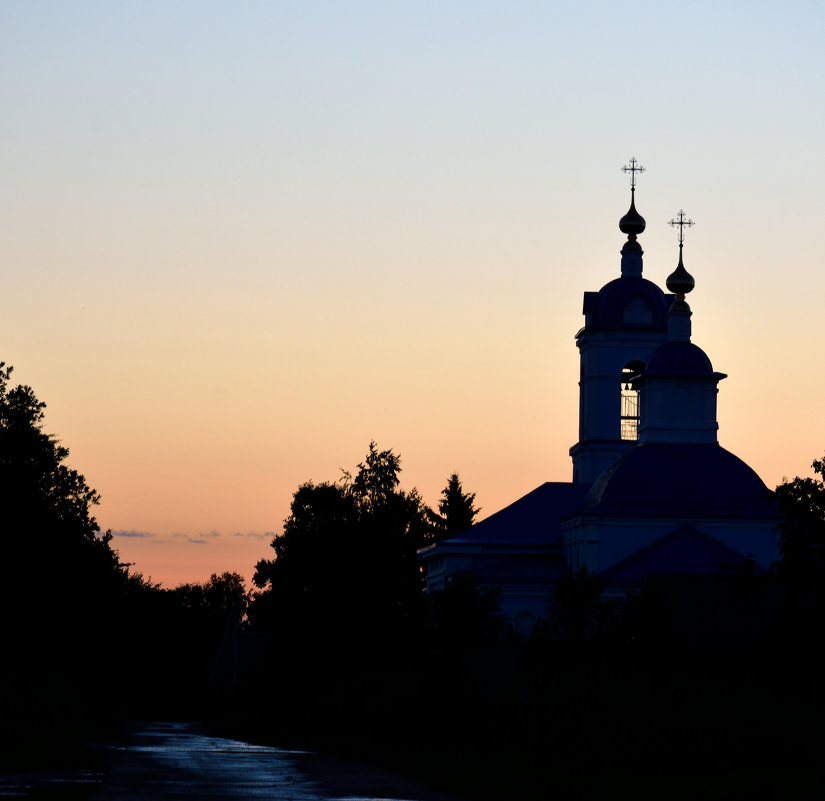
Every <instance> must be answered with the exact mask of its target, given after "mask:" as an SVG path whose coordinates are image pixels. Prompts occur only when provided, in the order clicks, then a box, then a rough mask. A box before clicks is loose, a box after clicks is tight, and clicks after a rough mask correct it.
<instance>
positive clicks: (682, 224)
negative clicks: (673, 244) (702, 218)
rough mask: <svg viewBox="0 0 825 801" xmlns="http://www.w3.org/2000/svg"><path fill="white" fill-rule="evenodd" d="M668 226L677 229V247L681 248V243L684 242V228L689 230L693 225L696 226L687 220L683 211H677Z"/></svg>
mask: <svg viewBox="0 0 825 801" xmlns="http://www.w3.org/2000/svg"><path fill="white" fill-rule="evenodd" d="M668 225H669V226H671V227H672V228H676V227H677V226H678V227H679V247H682V243H683V242H684V241H685V228H690V227H691V226H693V225H696V223H695V222H693V220H691V219H688V218H687V217H686V216H685V213H684V211H682V210H681V209H679V213H678V214H677V215H676V216H675V217H674V218H673V219H672V220H671V221H670V222H669V223H668Z"/></svg>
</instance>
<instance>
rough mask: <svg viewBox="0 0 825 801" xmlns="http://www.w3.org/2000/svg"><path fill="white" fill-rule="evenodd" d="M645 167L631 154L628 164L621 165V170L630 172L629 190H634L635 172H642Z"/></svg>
mask: <svg viewBox="0 0 825 801" xmlns="http://www.w3.org/2000/svg"><path fill="white" fill-rule="evenodd" d="M644 171H645V168H644V167H642V165H641V164H639V162H638V161H637V159H636V157H635V156H632V157H631V159H630V164H625V165H624V167H622V172H629V173H630V191H631V192H633V191H635V190H636V173H637V172H639V173H641V172H644Z"/></svg>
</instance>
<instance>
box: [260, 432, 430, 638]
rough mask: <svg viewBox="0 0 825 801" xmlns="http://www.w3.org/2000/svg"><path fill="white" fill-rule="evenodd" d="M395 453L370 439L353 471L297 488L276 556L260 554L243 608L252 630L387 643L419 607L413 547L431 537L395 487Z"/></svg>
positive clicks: (417, 502) (414, 498)
mask: <svg viewBox="0 0 825 801" xmlns="http://www.w3.org/2000/svg"><path fill="white" fill-rule="evenodd" d="M400 471H401V464H400V459H399V457H398V456H397V455H396V454H394V453H393V452H392V451H391V450H385V451H381V450H379V449H378V448H377V446H376V445H375V443H371V444H370V446H369V451H368V453H367V456H366V459H365V461H364V462H362V463H360V464H359V465H358V468H357V472H356V473H355V475H354V476H352V475H350V474H349V473H344V475H343V477H342V479H341V480H340V481H339V482H337V483H334V484H331V483H322V484H314V483H311V482H310V483H307V484H304V485H302V486H301V487H299V488H298V490H297V491H296V493H295V495H294V497H293V499H292V505H291V513H290V516H289V517H288V518H287V519H286V520H285V521H284V531H283V534H280V535H278V536H277V537H275V539H274V540H273V542H272V548H273V550H274V551H275V558H274V559H268V560H261V561H260V562H259V563H258V564H257V566H256V570H255V576H254V582H255V585H256V586H257V587H258V588H259V589H260V592H259V593H258V594H257V595H256V596H255V598H254V600H253V602H252V604H251V608H250V621H251V623H252V625H253V627H254V628H256V629H258V630H271V631H273V632H276V634H277V637H278V639H279V641H282V642H284V641H285V642H288V643H292V644H295V643H300V644H301V647H302V648H313V647H322V648H327V647H330V646H343V645H344V644H347V645H348V646H356V647H358V648H361V649H363V648H366V647H368V646H375V645H377V644H378V643H382V644H383V645H387V643H388V642H390V641H397V640H398V639H399V638H403V636H405V634H406V633H408V632H409V630H410V627H411V626H414V625H415V624H414V621H416V620H417V619H418V618H419V617H420V614H421V608H422V604H423V601H422V594H421V593H422V589H423V577H422V573H421V568H420V566H419V563H418V559H417V556H416V551H417V549H418V548H420V547H421V546H422V545H424V544H425V543H426V542H427V541H428V540H429V539H431V536H432V533H431V524H430V522H429V521H430V516H431V513H430V512H429V510H428V509H427V507H426V506H425V505H424V503H423V501H422V500H421V497H420V496H419V494H418V492H417V491H416V490H414V489H413V490H411V491H409V492H405V491H404V490H401V489H399V483H400V481H399V477H398V474H399V473H400Z"/></svg>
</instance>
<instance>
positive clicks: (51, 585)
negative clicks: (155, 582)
mask: <svg viewBox="0 0 825 801" xmlns="http://www.w3.org/2000/svg"><path fill="white" fill-rule="evenodd" d="M11 373H12V368H11V367H8V366H6V365H5V364H0V510H2V520H3V526H2V528H3V535H4V536H3V550H4V553H3V558H2V559H1V560H0V604H1V605H2V613H1V614H2V615H3V619H4V631H5V632H6V633H7V634H9V633H11V634H12V635H13V636H15V637H17V638H23V640H21V641H26V642H28V643H29V645H31V644H32V643H33V642H37V643H42V642H43V641H44V640H46V641H48V642H51V643H58V642H60V641H61V640H63V639H65V638H66V637H67V636H71V637H72V638H73V639H74V640H75V641H76V642H78V641H79V640H80V639H81V638H82V635H83V634H84V633H88V632H89V631H90V630H91V628H92V623H93V622H94V621H96V622H97V623H98V624H99V626H100V628H101V629H105V628H106V627H107V626H109V625H111V623H112V621H111V616H112V614H113V613H114V605H113V599H114V598H115V597H119V596H120V595H121V594H122V593H123V592H124V591H126V590H127V589H128V588H129V587H130V585H134V584H138V585H139V584H141V581H142V579H140V577H132V576H130V575H129V572H128V568H127V566H126V565H124V564H122V563H121V562H120V561H119V559H118V556H117V553H116V552H115V551H114V550H113V549H112V547H111V544H110V541H111V534H110V533H108V532H107V533H105V534H104V533H101V531H100V527H99V526H98V523H97V521H96V520H95V518H94V516H93V514H92V510H93V508H94V506H96V505H97V504H98V502H99V500H100V497H99V495H98V494H97V492H95V490H94V489H92V488H91V487H90V486H89V485H88V484H87V483H86V479H85V478H84V477H83V476H82V475H81V474H80V473H78V472H77V471H76V470H73V469H71V468H69V467H68V466H67V465H66V464H65V461H66V459H67V458H68V456H69V449H68V448H66V447H65V446H63V445H61V444H60V443H59V441H58V440H57V439H56V438H55V437H54V436H52V435H50V434H47V433H46V432H44V431H43V421H44V417H45V412H44V409H45V408H46V405H45V403H43V402H41V401H39V400H38V399H37V397H36V396H35V394H34V392H33V391H32V389H31V387H28V386H22V385H20V386H16V387H10V386H9V380H10V376H11ZM44 630H47V631H48V632H49V637H48V638H44V637H43V633H42V632H43V631H44ZM21 651H22V649H21Z"/></svg>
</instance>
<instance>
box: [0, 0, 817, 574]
mask: <svg viewBox="0 0 825 801" xmlns="http://www.w3.org/2000/svg"><path fill="white" fill-rule="evenodd" d="M738 5H739V4H737V3H732V4H730V7H728V6H727V5H724V4H723V5H721V6H720V5H718V4H715V3H714V4H711V3H704V2H698V3H695V4H693V6H692V9H691V14H690V15H689V16H686V15H684V14H683V13H682V7H681V6H678V5H672V6H668V5H667V4H665V6H664V7H663V6H662V5H661V4H653V3H647V2H642V3H638V4H635V5H634V7H633V14H632V15H628V14H627V9H626V8H625V7H623V6H616V5H615V4H611V3H606V2H584V3H579V4H576V5H575V7H574V6H573V5H570V6H567V5H564V6H563V8H562V7H561V6H560V7H559V8H556V7H555V4H553V3H550V4H546V6H543V5H541V4H534V3H528V2H515V3H507V4H505V3H484V4H480V5H479V4H476V3H472V4H471V3H469V2H468V3H464V2H458V3H451V4H448V5H447V6H445V5H444V4H442V3H435V2H428V1H426V0H425V1H424V2H415V3H412V2H409V3H407V2H400V3H391V4H386V3H378V2H360V1H356V2H353V3H346V4H337V3H332V2H308V3H300V4H294V5H288V4H285V3H248V4H246V3H245V4H241V5H237V4H230V3H228V2H218V1H217V0H211V1H209V2H200V3H195V2H189V1H188V0H182V1H181V2H177V3H172V4H168V3H161V2H146V3H140V4H133V5H129V4H110V3H104V2H88V3H82V4H80V5H75V4H63V3H58V2H56V1H55V2H49V1H48V0H42V1H41V2H32V3H25V4H19V3H18V4H11V3H6V4H3V5H2V7H0V30H2V31H3V33H2V37H3V40H4V41H3V47H2V48H0V98H1V99H2V103H3V108H4V109H6V110H7V112H6V113H5V114H4V118H5V119H4V120H3V122H2V129H3V142H4V145H3V148H2V150H0V170H2V175H3V176H4V177H3V189H2V191H1V192H0V219H2V226H1V227H0V228H1V230H0V264H2V266H3V270H4V273H3V275H4V281H3V294H4V300H5V303H4V311H3V314H2V316H0V359H2V360H4V361H5V362H6V363H8V364H12V365H14V367H15V373H14V375H13V379H14V380H15V381H17V382H21V383H25V384H29V385H31V386H32V387H33V388H34V390H35V392H36V394H37V395H38V397H39V398H40V399H41V400H43V401H45V402H46V403H47V405H48V408H47V418H46V426H47V430H49V431H51V432H54V433H55V434H56V435H57V436H58V437H59V438H60V440H61V441H62V442H63V444H65V445H66V446H67V447H69V448H70V451H71V456H70V459H69V461H70V464H71V466H72V467H74V468H76V469H77V470H79V471H80V472H81V473H83V474H84V475H85V476H86V478H87V480H88V482H89V483H90V484H91V485H92V486H93V487H95V488H96V489H97V490H98V491H99V492H100V493H101V496H102V499H103V500H102V504H101V506H100V507H99V509H98V513H97V518H98V521H99V522H100V524H101V526H102V527H103V528H104V529H111V530H112V531H113V532H114V533H115V538H114V544H115V546H116V547H117V548H118V550H119V552H120V554H121V557H122V558H123V559H124V560H125V561H128V562H132V563H133V564H134V566H135V569H136V570H139V571H141V572H142V573H143V574H144V575H145V576H147V577H151V578H152V579H153V580H155V581H158V582H162V583H163V584H164V585H166V586H173V585H175V584H177V583H179V582H183V581H202V580H205V579H207V578H208V577H209V574H210V573H212V572H223V571H225V570H235V571H238V572H240V573H242V574H243V575H245V576H246V577H247V578H249V577H250V576H251V574H252V572H253V569H254V564H255V562H256V561H257V560H258V559H260V558H264V557H268V556H270V555H271V549H270V548H269V542H270V541H271V539H272V537H273V536H274V534H275V533H277V532H278V531H280V528H281V525H282V522H283V519H284V518H285V517H286V516H287V514H288V511H289V503H290V499H291V496H292V493H293V492H294V491H295V489H296V488H297V487H298V486H299V485H300V484H301V483H303V482H305V481H308V480H314V481H326V480H335V479H337V478H338V477H339V476H340V470H341V469H348V470H352V469H354V468H355V466H356V464H357V463H358V462H359V461H361V460H362V459H363V457H364V455H365V453H366V451H367V447H368V445H369V442H370V441H371V440H375V441H376V442H377V443H378V445H379V446H380V447H381V448H392V449H393V450H394V451H395V452H396V453H398V454H400V456H401V460H402V468H403V472H402V485H403V486H404V487H405V488H407V489H411V488H412V487H413V486H415V487H417V488H418V489H419V491H420V492H421V493H422V495H423V497H424V499H425V500H426V501H427V502H428V503H429V504H431V505H436V504H437V502H438V496H439V493H440V491H441V489H442V488H443V487H444V486H445V484H446V481H447V477H448V476H449V475H450V473H452V472H458V473H459V474H460V476H461V479H462V482H463V484H464V486H465V488H466V489H467V490H470V491H474V492H476V493H477V502H478V504H479V505H480V506H481V507H482V513H481V516H482V517H484V516H486V515H488V514H491V513H492V512H494V511H496V510H497V509H499V508H501V507H502V506H504V505H505V504H507V503H510V502H511V501H513V500H515V499H516V498H518V497H520V496H521V495H524V494H525V493H527V492H528V491H530V490H532V489H533V488H535V487H536V486H538V485H539V484H541V483H542V482H544V481H548V480H555V481H563V480H569V479H570V478H571V475H572V467H571V463H570V458H569V455H568V449H569V448H570V446H571V445H572V444H574V442H575V441H576V438H577V412H578V408H577V407H578V395H577V392H578V387H577V381H578V353H577V351H576V347H575V343H574V335H575V333H576V331H577V330H578V329H579V328H580V327H581V325H582V324H583V318H582V315H581V304H582V293H583V292H585V291H588V290H598V289H599V288H600V287H601V286H602V285H604V284H605V283H606V282H607V281H609V280H611V279H612V278H614V277H616V276H618V274H619V249H620V248H621V245H622V241H623V237H622V235H621V234H620V232H619V230H618V227H617V224H618V220H619V218H620V217H621V216H622V215H623V214H624V212H625V211H626V210H627V206H628V203H629V192H628V182H627V179H626V176H624V175H622V173H621V172H620V170H619V168H620V167H621V166H622V165H623V164H624V163H626V161H627V159H628V158H629V157H630V156H637V157H638V158H639V160H640V161H641V163H642V164H643V165H644V166H645V167H646V168H647V171H646V172H645V173H644V175H642V176H641V178H640V179H639V184H638V191H637V196H636V197H637V207H638V210H639V211H640V213H641V214H642V215H643V216H644V217H645V218H646V220H647V224H648V227H647V231H646V232H645V233H644V234H643V235H642V237H641V238H640V241H641V244H642V246H643V248H644V250H645V257H644V264H645V276H646V277H647V278H650V279H651V280H653V281H656V282H657V283H659V284H660V285H663V284H664V280H665V277H666V276H667V275H668V274H669V273H670V272H671V271H672V270H673V268H674V267H675V264H676V260H677V258H678V248H677V244H676V236H675V233H674V232H673V231H672V230H671V229H670V228H669V227H668V226H667V225H666V222H667V221H668V220H669V219H671V218H672V217H673V216H674V215H675V214H676V213H677V212H678V211H679V209H680V208H684V209H685V211H686V213H687V214H688V215H689V216H690V217H692V218H693V219H694V220H695V221H696V226H695V227H694V228H693V229H691V230H690V231H689V232H688V233H687V235H686V242H685V264H686V266H687V268H688V270H689V271H690V272H691V274H692V275H693V276H694V277H695V279H696V290H695V292H694V293H693V294H692V296H691V298H690V301H691V308H692V309H693V312H694V316H693V340H694V342H696V343H697V344H698V345H700V346H701V347H702V348H704V349H705V351H706V352H707V353H708V355H709V356H710V358H711V361H712V362H713V366H714V368H715V369H717V370H719V371H721V372H724V373H727V374H728V376H729V377H728V378H727V379H726V380H725V381H723V382H722V383H721V385H720V395H719V421H720V432H719V439H720V442H721V444H722V445H723V446H725V447H726V448H728V449H729V450H731V451H732V452H733V453H735V454H736V455H738V456H739V457H741V458H742V459H744V460H745V461H746V462H748V464H750V465H751V466H752V467H753V468H754V469H755V470H756V471H757V472H758V473H759V474H760V475H761V477H762V478H763V480H764V481H765V482H766V483H767V484H768V486H770V487H773V486H775V485H776V483H778V482H779V481H781V479H782V477H783V476H794V475H809V474H810V469H809V468H810V463H811V461H812V460H813V459H814V458H817V457H821V456H822V455H823V452H825V371H823V369H822V366H823V358H822V352H821V347H822V346H821V334H820V333H819V331H820V324H821V323H820V320H821V316H822V311H821V309H822V297H823V296H824V295H825V270H823V269H822V256H821V248H820V245H819V242H818V236H817V232H818V231H819V230H820V228H821V225H822V223H821V221H822V219H824V218H825V200H824V199H823V193H822V191H821V187H822V186H823V183H825V181H824V180H823V179H825V160H823V157H822V147H821V133H822V131H823V130H825V104H822V103H821V102H818V101H817V98H819V96H820V94H821V88H820V86H819V82H818V78H819V76H821V75H823V74H825V51H823V48H822V47H821V41H820V33H821V31H822V30H823V23H825V8H823V7H820V6H819V5H818V4H812V3H807V2H802V0H800V1H799V2H790V3H786V4H785V5H783V6H782V7H781V8H779V7H778V6H776V5H775V4H768V3H759V2H757V3H749V4H748V5H747V13H746V14H742V13H739V10H737V9H736V6H738ZM742 5H743V8H744V4H742ZM597 18H598V19H597ZM708 19H712V20H713V24H708ZM677 45H678V46H677Z"/></svg>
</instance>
